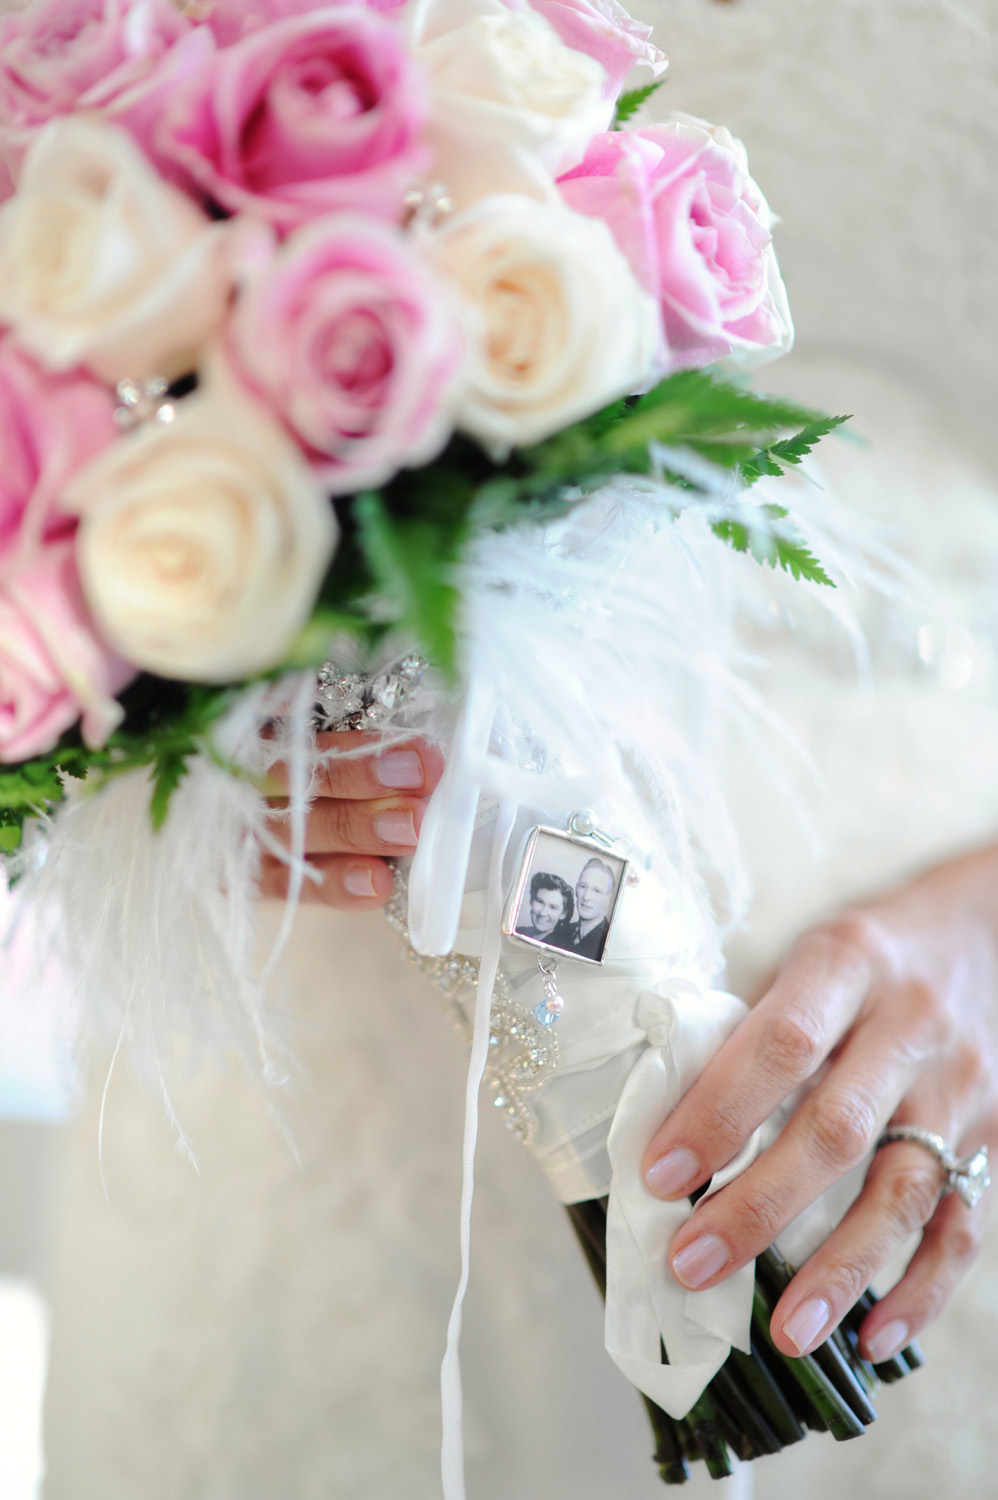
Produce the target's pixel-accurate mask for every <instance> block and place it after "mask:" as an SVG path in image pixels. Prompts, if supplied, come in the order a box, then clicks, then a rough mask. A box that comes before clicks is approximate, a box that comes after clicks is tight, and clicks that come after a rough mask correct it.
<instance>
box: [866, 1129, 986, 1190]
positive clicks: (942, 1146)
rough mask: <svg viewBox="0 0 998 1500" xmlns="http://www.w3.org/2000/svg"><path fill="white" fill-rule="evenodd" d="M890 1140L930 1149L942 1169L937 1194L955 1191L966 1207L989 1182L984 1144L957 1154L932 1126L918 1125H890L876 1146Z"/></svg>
mask: <svg viewBox="0 0 998 1500" xmlns="http://www.w3.org/2000/svg"><path fill="white" fill-rule="evenodd" d="M893 1141H914V1143H915V1145H916V1146H924V1147H925V1149H926V1151H931V1152H932V1155H933V1156H934V1157H935V1158H936V1161H937V1162H938V1163H939V1165H940V1166H941V1167H942V1169H943V1190H942V1193H941V1194H940V1196H941V1197H943V1198H945V1197H946V1194H947V1193H956V1195H957V1197H958V1198H959V1199H960V1200H961V1202H963V1203H965V1204H966V1205H967V1207H968V1208H976V1207H977V1205H978V1203H980V1201H981V1199H982V1198H983V1196H984V1194H985V1192H986V1190H987V1189H988V1188H989V1187H990V1186H991V1178H990V1175H989V1174H988V1148H987V1146H982V1147H981V1148H980V1150H978V1151H972V1152H971V1153H970V1155H969V1156H962V1157H958V1156H957V1155H956V1153H955V1152H954V1151H951V1150H950V1148H949V1146H947V1144H946V1142H945V1141H944V1140H943V1138H942V1136H941V1135H937V1134H936V1132H935V1131H934V1130H923V1129H922V1127H921V1125H892V1126H891V1127H890V1129H888V1130H885V1131H884V1133H883V1135H882V1136H881V1137H880V1139H879V1141H878V1142H877V1145H876V1150H878V1151H879V1150H880V1148H881V1146H889V1145H891V1143H892V1142H893Z"/></svg>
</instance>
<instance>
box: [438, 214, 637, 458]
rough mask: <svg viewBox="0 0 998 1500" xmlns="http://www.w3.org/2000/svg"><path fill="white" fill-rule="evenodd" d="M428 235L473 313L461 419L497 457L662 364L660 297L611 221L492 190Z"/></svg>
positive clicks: (632, 386)
mask: <svg viewBox="0 0 998 1500" xmlns="http://www.w3.org/2000/svg"><path fill="white" fill-rule="evenodd" d="M426 244H427V253H428V254H429V256H430V258H431V260H432V261H433V264H434V265H435V266H436V267H437V269H438V271H439V272H440V273H441V274H442V275H443V276H445V277H446V278H448V279H449V280H450V281H451V283H452V284H453V285H454V286H455V287H456V289H457V290H458V292H459V294H460V296H461V300H462V303H463V307H464V313H465V318H466V321H467V324H468V343H469V359H468V369H467V375H466V379H467V387H466V393H465V396H464V399H463V402H462V404H461V405H460V407H459V409H458V423H459V425H460V426H461V427H463V428H464V429H465V430H466V431H467V432H471V433H473V434H474V435H475V436H476V437H478V438H480V439H481V440H482V441H483V442H484V443H485V444H486V445H487V446H488V447H489V448H490V449H491V450H492V451H493V452H494V453H495V454H496V455H497V456H499V457H501V456H503V455H505V454H506V453H507V452H508V451H509V449H510V448H511V447H514V446H517V445H523V444H529V443H536V442H539V441H540V440H541V439H542V438H545V437H549V436H550V435H551V433H553V432H557V431H559V430H560V429H561V428H562V427H566V426H567V425H568V424H569V423H571V422H575V421H578V420H579V419H580V418H582V417H585V416H588V415H589V414H590V413H591V412H594V411H598V410H599V409H600V408H601V407H602V406H606V405H607V404H608V403H609V402H611V401H615V400H617V399H618V398H619V397H621V396H623V395H626V394H628V393H630V392H632V391H635V390H639V389H641V388H642V387H643V386H645V385H646V384H647V383H648V381H649V379H650V378H651V377H652V376H653V375H654V374H655V373H656V371H657V369H658V368H659V367H660V363H661V360H662V333H661V323H660V318H659V311H658V306H657V304H656V302H655V299H654V298H652V297H651V296H649V295H648V293H646V292H645V291H643V290H642V288H641V287H640V286H639V284H638V282H637V281H636V279H635V277H634V274H633V272H632V271H631V268H630V266H629V265H628V263H627V261H626V260H625V259H624V256H623V255H622V254H621V252H620V250H618V248H617V245H616V242H615V241H614V238H613V235H612V234H611V233H610V230H609V229H608V228H607V226H606V225H605V224H604V223H602V221H600V220H598V219H590V218H584V217H583V216H582V215H581V214H575V213H573V212H572V211H571V210H570V209H568V208H565V207H564V206H563V205H560V204H547V203H538V202H536V201H535V200H534V199H531V198H520V197H496V198H487V199H484V200H483V201H482V202H480V203H476V204H474V205H473V206H472V207H471V208H469V209H466V210H465V211H464V213H461V214H458V215H456V216H455V217H454V218H453V219H451V220H449V221H447V222H446V223H445V224H444V225H443V227H442V228H440V229H439V230H437V231H435V232H434V234H433V235H432V236H430V237H429V238H428V239H427V241H426Z"/></svg>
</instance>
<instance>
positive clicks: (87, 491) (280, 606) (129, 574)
mask: <svg viewBox="0 0 998 1500" xmlns="http://www.w3.org/2000/svg"><path fill="white" fill-rule="evenodd" d="M65 503H66V505H67V506H68V507H69V509H70V510H73V511H76V512H77V513H78V514H79V515H80V516H81V518H82V519H81V524H80V529H79V532H78V533H77V557H78V563H79V569H80V577H81V580H82V583H83V588H84V592H85V594H86V597H87V601H88V603H89V605H90V608H91V611H92V612H93V615H94V618H95V620H96V621H97V623H98V625H99V627H100V630H101V632H102V634H103V635H104V637H105V638H106V639H107V640H108V641H109V642H110V643H111V644H112V645H113V646H114V647H115V649H116V650H117V651H119V652H120V653H121V655H122V656H124V657H125V658H126V660H128V661H130V662H133V663H134V664H135V665H136V666H139V667H142V668H145V669H146V670H147V671H151V672H156V673H158V674H159V675H160V676H163V677H179V678H184V679H190V680H193V681H195V682H228V681H233V680H236V679H239V678H242V677H246V676H249V675H251V674H253V673H256V672H263V671H267V670H269V669H270V668H272V667H275V666H278V665H280V663H281V662H282V661H283V660H284V659H285V657H286V656H287V653H288V649H289V647H290V646H291V644H292V642H293V641H294V639H295V637H296V635H297V634H298V632H299V631H300V630H301V628H302V627H303V626H304V625H305V624H306V623H307V621H308V619H309V616H310V614H311V611H312V607H313V605H314V603H315V599H316V595H317V593H318V590H319V587H320V584H321V582H322V579H323V576H324V574H325V571H326V568H327V566H328V564H329V560H330V558H331V557H332V554H333V552H334V550H335V545H336V538H337V527H336V519H335V517H334V515H333V510H332V505H331V503H330V501H329V498H328V496H327V495H326V494H325V493H324V491H323V489H322V488H321V486H320V484H319V481H318V479H317V477H316V475H315V474H314V473H313V471H312V470H311V468H310V467H309V466H308V464H307V463H306V462H305V460H304V458H303V457H302V455H301V452H300V451H299V449H298V447H297V445H296V444H295V443H294V442H293V441H292V440H291V439H290V438H289V437H288V436H287V434H286V433H285V432H284V431H283V429H282V428H280V427H278V426H277V425H276V423H275V422H274V420H273V418H272V417H271V416H270V415H269V413H268V412H267V411H266V410H265V409H263V408H262V407H260V406H258V405H257V403H256V402H255V401H253V400H252V399H251V398H250V397H249V396H248V395H247V394H246V392H245V391H244V390H243V389H242V388H241V387H240V386H239V385H238V384H237V382H236V380H235V378H234V377H233V376H232V374H231V372H230V371H229V370H228V369H227V367H226V366H225V365H224V364H223V363H222V361H221V359H220V358H218V357H217V356H215V357H214V358H213V359H212V361H211V364H210V367H209V368H208V370H207V371H206V373H205V376H204V379H203V383H202V386H201V388H200V389H199V390H198V391H196V392H195V393H194V394H193V395H192V396H188V397H187V398H185V399H184V400H183V401H181V402H180V403H178V407H177V416H176V419H175V421H174V422H173V423H172V424H171V425H170V426H160V425H157V424H149V425H147V426H145V427H144V428H141V429H139V430H138V431H136V432H133V433H131V434H129V435H128V436H127V437H122V438H120V439H119V440H118V441H117V442H115V443H112V444H111V446H110V447H109V448H106V449H104V450H103V452H102V453H100V454H99V455H98V457H97V458H96V459H94V460H93V461H92V462H91V463H90V464H88V465H87V466H86V468H84V469H82V470H81V471H80V472H79V473H78V474H77V475H76V476H75V477H74V478H73V480H72V481H71V482H70V484H69V486H68V488H67V490H66V492H65Z"/></svg>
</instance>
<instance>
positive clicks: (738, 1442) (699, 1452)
mask: <svg viewBox="0 0 998 1500" xmlns="http://www.w3.org/2000/svg"><path fill="white" fill-rule="evenodd" d="M606 1205H607V1200H606V1199H605V1198H595V1199H592V1200H590V1201H589V1202H587V1203H573V1204H571V1205H570V1206H569V1209H568V1213H569V1217H570V1218H571V1220H572V1224H573V1225H574V1227H575V1231H576V1234H577V1235H578V1238H579V1241H580V1244H581V1245H582V1249H583V1251H584V1253H585V1256H586V1259H587V1261H588V1262H589V1266H590V1269H591V1270H592V1273H593V1276H594V1277H595V1279H596V1283H597V1285H598V1287H599V1289H600V1291H601V1293H602V1294H603V1295H604V1296H605V1295H606ZM793 1274H794V1273H793V1269H792V1267H791V1266H789V1265H788V1264H787V1262H786V1261H785V1260H784V1259H783V1257H782V1256H781V1255H780V1253H779V1251H778V1250H776V1249H775V1247H774V1248H771V1249H769V1250H767V1251H765V1253H764V1254H762V1255H760V1256H759V1257H758V1259H757V1260H756V1283H755V1296H754V1299H753V1308H752V1326H751V1342H752V1353H751V1354H750V1355H748V1354H743V1353H742V1352H741V1350H738V1349H732V1351H731V1354H730V1356H729V1357H728V1359H727V1361H726V1362H725V1364H724V1365H723V1366H722V1367H721V1369H720V1370H719V1371H718V1372H717V1374H716V1375H715V1376H714V1378H713V1380H712V1381H711V1382H710V1384H709V1385H708V1386H707V1389H706V1390H705V1391H704V1393H703V1395H702V1396H701V1397H700V1400H699V1401H698V1402H697V1403H696V1405H695V1406H694V1407H693V1408H692V1410H691V1411H689V1412H688V1413H687V1415H686V1416H685V1417H683V1418H681V1419H680V1420H678V1421H677V1420H676V1419H675V1418H673V1417H670V1416H669V1415H668V1414H667V1413H666V1412H664V1411H662V1409H661V1408H660V1407H658V1406H656V1405H655V1403H654V1402H653V1401H650V1400H649V1399H648V1397H647V1396H646V1397H644V1398H643V1399H644V1403H645V1407H646V1409H647V1411H648V1416H649V1420H650V1422H651V1427H652V1432H653V1434H654V1438H655V1453H654V1461H655V1463H656V1464H657V1465H658V1470H659V1474H660V1475H661V1477H662V1480H663V1482H664V1483H665V1484H683V1483H685V1481H686V1480H687V1479H688V1478H689V1477H690V1467H689V1466H690V1464H691V1463H695V1462H698V1461H699V1462H703V1463H704V1464H705V1466H706V1468H707V1471H708V1473H709V1474H710V1475H711V1476H712V1478H714V1479H721V1478H723V1477H724V1476H725V1475H727V1474H730V1473H731V1472H732V1470H733V1458H737V1459H739V1460H741V1461H742V1462H747V1461H749V1460H751V1459H753V1458H758V1457H760V1456H761V1455H762V1454H767V1453H779V1452H780V1451H781V1449H783V1448H786V1447H788V1446H789V1445H790V1444H791V1443H797V1442H800V1440H801V1438H803V1437H804V1436H805V1435H806V1433H807V1432H808V1431H812V1432H830V1433H831V1434H832V1436H833V1438H835V1439H836V1440H837V1441H838V1442H844V1441H845V1440H847V1439H848V1438H854V1437H859V1436H860V1435H861V1434H862V1433H863V1432H864V1431H865V1430H866V1428H867V1427H868V1426H869V1425H870V1423H871V1422H874V1421H875V1420H876V1416H877V1413H876V1410H875V1408H874V1406H873V1403H872V1400H871V1397H872V1396H873V1395H875V1393H876V1392H877V1390H878V1389H879V1387H880V1385H881V1383H882V1382H883V1383H889V1382H891V1381H894V1380H900V1379H901V1378H902V1376H904V1375H907V1374H908V1372H909V1371H910V1370H916V1369H918V1368H919V1366H920V1365H921V1364H923V1363H924V1361H923V1357H922V1353H921V1350H920V1349H919V1347H918V1345H917V1344H911V1345H909V1346H908V1347H907V1348H906V1349H904V1350H902V1352H901V1353H900V1354H898V1355H896V1356H895V1357H894V1359H891V1360H887V1361H885V1362H884V1363H883V1364H879V1365H872V1364H871V1363H870V1362H869V1361H868V1360H866V1359H864V1358H863V1356H862V1355H861V1354H860V1352H859V1337H858V1334H859V1327H860V1324H861V1323H862V1321H863V1319H864V1318H865V1317H866V1314H867V1313H868V1312H869V1311H870V1309H871V1307H873V1305H874V1303H875V1302H876V1300H877V1299H876V1296H875V1295H874V1293H873V1292H870V1291H867V1292H864V1294H863V1296H862V1297H861V1298H860V1299H859V1301H858V1302H857V1303H856V1306H855V1307H854V1308H853V1309H852V1310H851V1312H849V1313H848V1314H847V1315H846V1317H845V1318H844V1319H843V1321H842V1323H841V1325H840V1326H839V1327H838V1328H837V1329H836V1330H835V1332H834V1333H833V1334H831V1335H830V1337H829V1338H828V1339H827V1340H826V1341H825V1343H824V1344H822V1345H821V1346H820V1347H819V1348H818V1349H815V1350H814V1352H813V1353H812V1354H808V1355H803V1356H800V1357H798V1358H794V1359H791V1358H790V1357H789V1356H787V1355H785V1354H782V1353H781V1352H780V1350H779V1349H777V1347H776V1345H775V1344H774V1343H773V1340H772V1337H771V1335H770V1332H769V1325H770V1323H771V1321H772V1316H773V1309H774V1308H775V1306H776V1304H777V1302H778V1301H779V1299H780V1297H781V1296H782V1294H783V1291H784V1289H785V1287H786V1286H787V1285H788V1284H789V1282H790V1279H791V1277H792V1276H793ZM662 1361H663V1363H665V1364H667V1363H668V1351H667V1350H666V1349H665V1348H664V1347H663V1350H662Z"/></svg>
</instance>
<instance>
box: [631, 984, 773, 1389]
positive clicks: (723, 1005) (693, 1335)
mask: <svg viewBox="0 0 998 1500" xmlns="http://www.w3.org/2000/svg"><path fill="white" fill-rule="evenodd" d="M745 1014H746V1007H745V1005H744V1004H743V1003H742V1001H740V1000H738V999H736V998H735V996H734V995H729V994H726V993H724V992H723V991H721V990H700V989H699V988H698V987H697V986H696V985H694V984H691V983H689V982H688V981H685V980H673V981H671V982H670V983H668V984H666V985H663V986H662V988H661V992H660V993H655V992H650V991H647V992H645V993H644V994H643V995H642V996H641V998H640V1000H639V1002H638V1022H639V1024H640V1025H641V1026H642V1027H643V1028H644V1030H645V1032H646V1035H647V1037H648V1042H649V1045H648V1047H647V1049H646V1050H645V1051H644V1052H643V1053H642V1054H641V1056H640V1057H639V1058H638V1061H637V1063H636V1064H635V1066H634V1068H633V1069H632V1070H631V1073H630V1075H629V1076H628V1079H627V1082H626V1083H625V1085H624V1090H623V1093H622V1095H621V1098H620V1103H619V1105H618V1107H617V1112H616V1115H615V1117H614V1121H613V1126H612V1127H611V1130H610V1136H609V1141H608V1149H609V1153H610V1161H611V1163H612V1166H613V1181H612V1185H611V1188H610V1201H609V1206H608V1210H607V1240H606V1271H607V1284H606V1347H607V1352H608V1353H609V1355H610V1357H611V1358H612V1359H613V1361H614V1363H615V1364H616V1365H617V1366H618V1367H619V1368H620V1369H621V1370H622V1371H623V1373H624V1374H625V1375H626V1376H627V1378H628V1380H630V1381H631V1382H632V1384H634V1385H636V1386H637V1387H638V1389H639V1390H640V1391H643V1392H644V1394H645V1395H646V1396H649V1397H650V1398H651V1399H652V1400H653V1401H654V1402H655V1403H656V1404H657V1405H658V1406H660V1407H661V1408H662V1410H663V1411H666V1412H668V1413H669V1415H670V1416H672V1417H676V1418H679V1417H684V1416H685V1415H686V1413H687V1412H688V1411H689V1410H690V1408H691V1407H692V1406H693V1405H695V1403H696V1401H697V1400H698V1398H699V1397H700V1395H701V1394H702V1392H703V1390H704V1388H705V1386H706V1385H707V1383H708V1381H710V1380H711V1379H712V1377H713V1376H714V1375H716V1374H717V1371H718V1370H719V1369H720V1368H721V1366H722V1365H723V1363H724V1361H725V1360H726V1359H727V1357H728V1355H729V1353H730V1352H731V1348H732V1346H734V1347H736V1348H738V1349H742V1350H744V1351H745V1352H746V1353H748V1352H749V1349H750V1344H749V1328H750V1324H751V1318H752V1289H753V1285H754V1280H755V1267H754V1263H750V1264H749V1265H747V1266H744V1267H743V1268H742V1269H741V1270H740V1271H739V1272H737V1273H736V1275H734V1276H732V1277H729V1278H728V1280H727V1281H725V1282H723V1283H722V1284H721V1285H720V1286H717V1287H713V1288H711V1289H710V1290H709V1291H704V1292H690V1291H687V1290H686V1289H685V1287H682V1286H681V1285H680V1284H679V1282H677V1281H676V1279H675V1278H674V1277H673V1275H672V1274H671V1272H670V1270H669V1266H668V1261H667V1250H668V1247H669V1243H670V1241H671V1240H672V1237H673V1235H674V1234H675V1233H676V1232H677V1230H679V1229H680V1228H681V1227H682V1225H683V1224H684V1223H685V1222H686V1220H687V1219H688V1218H689V1217H690V1214H691V1212H692V1210H691V1208H690V1205H689V1203H688V1202H687V1201H686V1200H683V1201H681V1202H678V1203H666V1202H665V1201H663V1200H662V1199H661V1198H656V1197H655V1196H654V1195H653V1194H652V1193H651V1192H649V1190H648V1188H647V1187H646V1186H645V1184H644V1179H643V1175H642V1172H641V1163H642V1159H643V1157H644V1154H645V1152H646V1151H647V1149H648V1142H649V1141H650V1140H651V1138H652V1136H653V1135H654V1133H655V1131H656V1130H657V1129H658V1127H659V1126H660V1125H661V1123H662V1120H663V1119H664V1118H665V1116H666V1115H667V1114H668V1113H669V1111H670V1110H672V1109H673V1108H675V1106H676V1104H677V1103H678V1102H679V1100H680V1099H681V1098H682V1096H683V1094H685V1093H686V1091H687V1089H688V1088H689V1087H690V1086H691V1085H692V1084H693V1083H694V1082H695V1081H696V1079H697V1078H698V1077H699V1075H700V1074H701V1073H702V1071H703V1069H704V1068H705V1067H706V1065H707V1063H708V1062H709V1061H710V1059H711V1057H713V1055H714V1053H715V1052H716V1051H717V1049H718V1048H719V1047H720V1045H721V1044H722V1042H723V1041H724V1040H725V1039H726V1038H727V1037H728V1036H729V1035H730V1034H731V1032H732V1031H733V1030H734V1028H735V1027H736V1026H737V1025H738V1023H739V1021H740V1020H741V1019H742V1017H743V1016H744V1015H745ZM776 1129H778V1125H777V1123H776V1121H775V1120H774V1122H773V1123H772V1125H771V1126H770V1127H769V1128H767V1127H763V1129H762V1130H758V1131H756V1132H755V1134H754V1135H753V1136H752V1138H751V1139H750V1140H749V1141H748V1142H747V1143H746V1145H745V1146H744V1147H743V1149H742V1150H741V1151H740V1152H739V1153H738V1155H737V1157H735V1158H734V1160H732V1161H731V1162H729V1163H728V1165H727V1166H726V1167H725V1168H724V1169H723V1171H722V1172H719V1173H716V1174H715V1176H714V1178H713V1180H712V1182H711V1185H710V1189H709V1191H710V1192H712V1193H713V1192H717V1191H718V1190H719V1189H720V1188H721V1187H723V1186H724V1184H725V1183H727V1182H730V1181H731V1180H732V1178H734V1177H736V1176H738V1174H739V1173H740V1172H743V1171H744V1170H745V1168H746V1167H747V1166H749V1164H750V1163H751V1162H752V1161H753V1160H754V1159H755V1157H756V1156H757V1155H758V1153H759V1151H760V1150H762V1148H763V1145H764V1132H765V1135H766V1136H767V1137H771V1136H772V1135H773V1134H774V1133H775V1131H776ZM660 1340H661V1341H662V1343H664V1345H665V1348H666V1350H667V1353H668V1358H669V1364H668V1365H663V1364H662V1357H661V1349H660V1346H659V1341H660Z"/></svg>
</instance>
